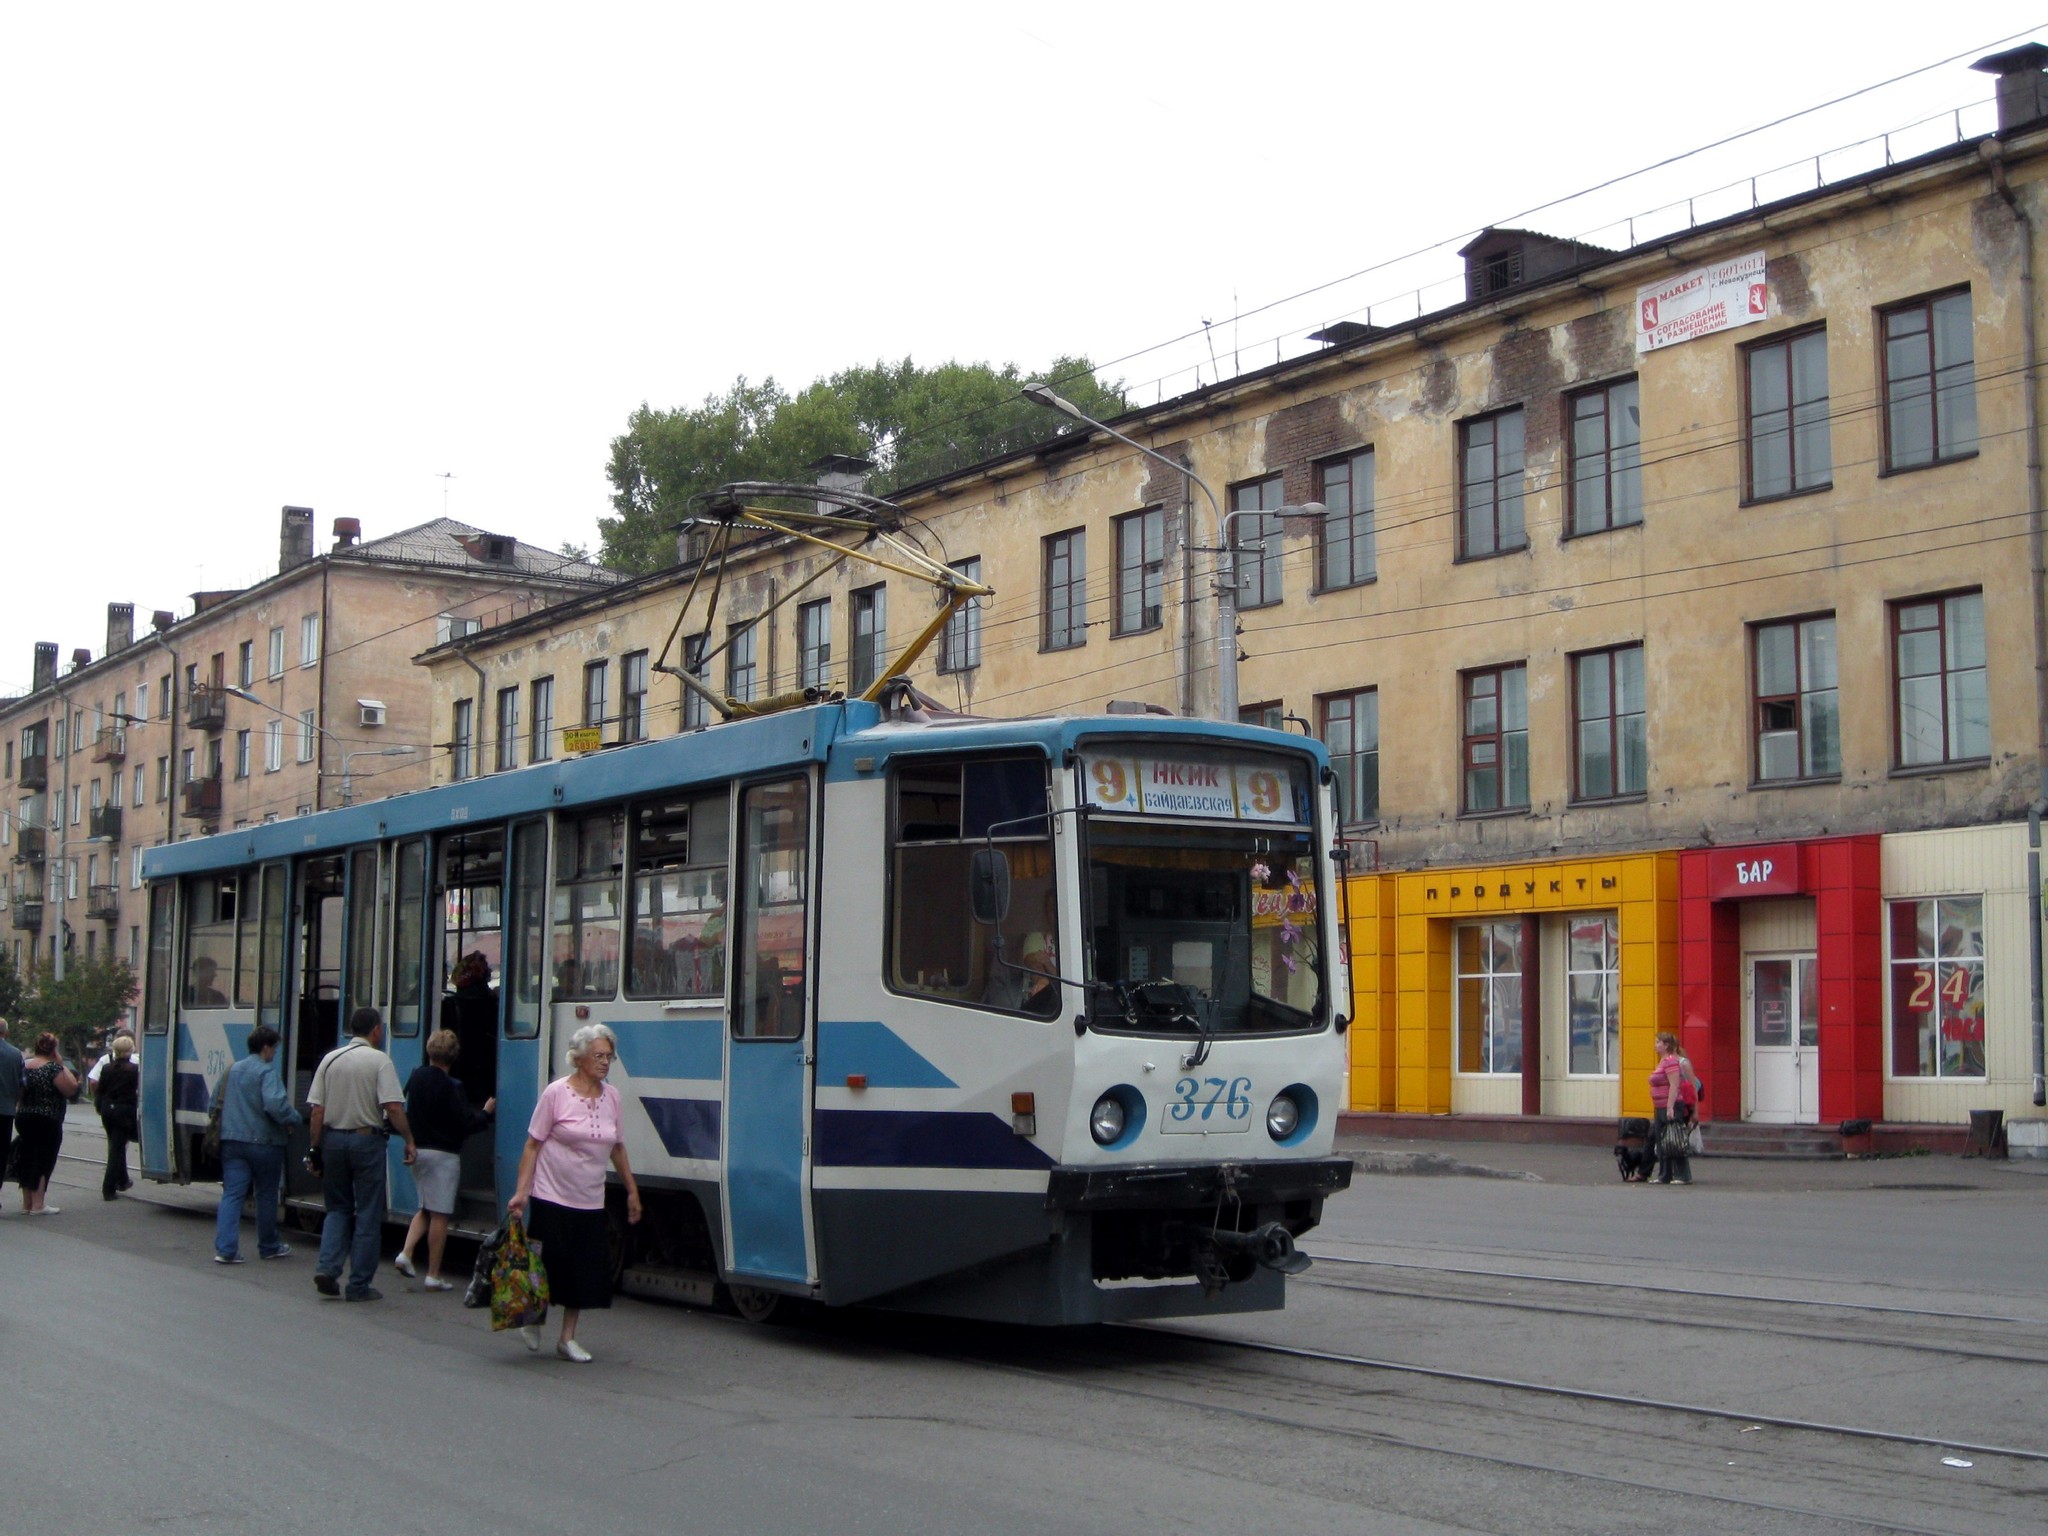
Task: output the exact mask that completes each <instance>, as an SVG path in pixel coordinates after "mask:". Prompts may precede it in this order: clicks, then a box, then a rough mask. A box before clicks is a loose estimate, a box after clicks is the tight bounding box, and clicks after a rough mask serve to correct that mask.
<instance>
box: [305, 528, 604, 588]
mask: <svg viewBox="0 0 2048 1536" xmlns="http://www.w3.org/2000/svg"><path fill="white" fill-rule="evenodd" d="M485 540H492V541H497V542H498V543H499V544H500V545H501V547H502V548H503V550H504V555H503V557H502V558H500V559H490V558H487V555H486V547H485V545H484V541H485ZM333 556H334V558H335V559H336V560H364V561H373V562H376V563H380V564H387V563H388V564H401V565H427V566H437V567H439V568H441V569H443V570H451V571H478V572H491V571H516V572H518V573H519V574H520V575H522V576H535V577H548V578H551V579H553V580H556V581H569V582H581V583H584V584H587V585H589V586H612V585H615V584H616V583H618V582H621V581H624V580H625V579H626V577H625V575H624V574H623V573H622V572H619V571H611V570H606V569H605V568H604V567H603V566H601V565H593V564H592V563H591V562H590V561H588V560H578V559H575V558H573V557H571V556H569V555H564V554H561V553H559V552H557V551H555V550H552V549H542V548H541V547H540V546H539V545H537V544H528V543H525V542H523V541H522V540H519V539H515V538H512V537H511V536H509V535H507V534H497V533H492V532H490V531H489V530H487V529H483V528H477V527H474V526H472V525H471V524H469V523H463V522H457V521H456V520H455V519H454V518H452V517H437V518H435V519H434V520H433V521H432V522H431V523H421V524H420V525H419V526H418V527H417V528H405V529H401V530H400V531H399V532H397V533H390V534H386V535H385V536H384V537H383V538H381V539H370V540H368V541H366V542H364V543H362V544H357V545H353V546H351V547H349V548H347V549H338V550H335V551H333Z"/></svg>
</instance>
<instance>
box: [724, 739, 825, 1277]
mask: <svg viewBox="0 0 2048 1536" xmlns="http://www.w3.org/2000/svg"><path fill="white" fill-rule="evenodd" d="M811 822H812V817H811V786H810V782H809V780H808V779H805V778H790V779H779V780H775V781H773V782H770V783H765V784H753V785H749V786H747V787H746V788H745V789H743V790H742V791H741V792H740V802H739V840H740V842H739V859H738V865H737V868H738V881H737V885H738V889H737V890H736V891H735V892H734V897H735V900H736V903H737V905H738V907H739V914H738V924H737V926H736V927H735V929H734V946H733V959H732V1006H731V1020H732V1025H731V1029H730V1031H729V1033H728V1038H727V1040H726V1067H725V1082H726V1101H725V1104H726V1113H725V1125H724V1129H725V1161H724V1169H725V1173H724V1180H725V1189H724V1199H723V1202H722V1204H723V1206H724V1210H725V1252H726V1266H727V1268H728V1269H729V1270H730V1271H731V1272H732V1273H733V1274H735V1275H745V1276H757V1277H759V1278H762V1279H774V1280H789V1281H796V1282H798V1283H808V1282H810V1281H811V1280H812V1279H813V1278H814V1271H813V1263H812V1244H811V1222H810V1200H809V1198H808V1195H809V1189H810V1156H809V1147H808V1139H807V1137H806V1134H805V1133H806V1131H807V1129H808V1127H809V1114H808V1106H809V1104H810V1099H811V1094H810V1065H811V1060H812V1056H811V1052H810V1047H809V1039H808V1030H807V1029H806V1022H807V1020H808V1016H809V1012H810V1007H809V999H810V992H811V966H810V964H809V960H808V952H809V936H810V930H811V922H810V891H811V882H812V870H811V846H812V845H811Z"/></svg>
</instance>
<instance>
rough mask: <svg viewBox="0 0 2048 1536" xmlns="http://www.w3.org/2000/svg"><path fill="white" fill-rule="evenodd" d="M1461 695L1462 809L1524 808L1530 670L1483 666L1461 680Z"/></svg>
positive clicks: (1527, 754) (1527, 797)
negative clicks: (1463, 777) (1463, 807)
mask: <svg viewBox="0 0 2048 1536" xmlns="http://www.w3.org/2000/svg"><path fill="white" fill-rule="evenodd" d="M1461 683H1462V686H1463V691H1464V695H1465V753H1464V757H1465V765H1464V766H1465V809H1466V811H1467V812H1475V813H1476V812H1485V811H1506V810H1523V809H1527V807H1528V804H1529V671H1528V668H1527V667H1525V666H1523V665H1522V663H1520V662H1516V663H1515V664H1514V665H1513V666H1507V667H1486V668H1483V669H1481V670H1480V671H1477V672H1467V673H1465V674H1464V676H1463V678H1462V679H1461Z"/></svg>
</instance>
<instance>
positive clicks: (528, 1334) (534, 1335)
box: [519, 1323, 540, 1355]
mask: <svg viewBox="0 0 2048 1536" xmlns="http://www.w3.org/2000/svg"><path fill="white" fill-rule="evenodd" d="M519 1337H520V1339H521V1341H522V1342H524V1343H525V1345H526V1348H527V1352H528V1353H529V1354H535V1355H537V1354H539V1353H540V1329H538V1328H536V1327H534V1326H533V1325H532V1324H531V1323H529V1324H527V1326H526V1327H524V1328H522V1329H520V1330H519Z"/></svg>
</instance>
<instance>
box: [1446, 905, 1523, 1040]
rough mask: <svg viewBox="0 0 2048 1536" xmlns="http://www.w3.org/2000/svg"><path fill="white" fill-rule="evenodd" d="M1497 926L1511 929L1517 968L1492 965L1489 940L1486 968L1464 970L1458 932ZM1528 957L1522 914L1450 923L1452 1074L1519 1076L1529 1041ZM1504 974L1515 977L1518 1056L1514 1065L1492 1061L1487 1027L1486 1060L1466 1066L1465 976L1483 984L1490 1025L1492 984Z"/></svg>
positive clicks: (1492, 997)
mask: <svg viewBox="0 0 2048 1536" xmlns="http://www.w3.org/2000/svg"><path fill="white" fill-rule="evenodd" d="M1497 928H1511V929H1513V930H1514V932H1515V941H1514V947H1515V950H1516V956H1515V958H1516V960H1517V962H1518V963H1519V965H1520V969H1519V970H1515V971H1504V970H1496V969H1494V966H1493V960H1494V946H1493V944H1492V943H1491V942H1488V943H1487V944H1486V953H1485V960H1486V968H1485V969H1483V970H1478V971H1467V970H1464V969H1463V968H1462V966H1463V958H1462V950H1463V947H1464V946H1463V945H1462V944H1461V943H1460V942H1459V939H1460V936H1461V935H1462V934H1464V933H1466V932H1467V931H1470V930H1473V929H1486V930H1492V929H1497ZM1529 959H1530V957H1529V934H1528V924H1527V920H1526V919H1525V918H1522V917H1519V916H1507V915H1496V916H1492V917H1478V918H1474V919H1470V920H1466V921H1463V922H1458V923H1454V924H1453V925H1452V928H1451V1071H1452V1072H1453V1073H1454V1074H1455V1075H1456V1076H1459V1077H1471V1078H1479V1077H1485V1078H1495V1079H1503V1078H1510V1079H1511V1078H1519V1077H1521V1076H1522V1074H1523V1070H1524V1066H1525V1064H1526V1062H1527V1059H1528V1054H1529V1041H1528V1039H1527V1038H1526V1036H1527V1026H1528V1022H1529V1021H1528V1014H1529V1008H1528V997H1527V994H1526V991H1525V989H1526V988H1527V986H1528V983H1529ZM1508 976H1512V977H1514V979H1515V995H1516V1001H1517V1004H1518V1007H1517V1010H1516V1017H1515V1050H1516V1054H1517V1058H1518V1059H1517V1060H1516V1063H1515V1065H1514V1066H1512V1067H1500V1066H1496V1065H1494V1049H1493V1041H1494V1034H1495V1031H1494V1030H1493V1029H1492V1028H1491V1027H1489V1028H1488V1029H1487V1030H1486V1033H1485V1035H1484V1036H1483V1044H1484V1050H1483V1053H1482V1054H1483V1059H1484V1061H1485V1063H1486V1064H1485V1065H1484V1066H1480V1067H1467V1066H1465V1064H1464V1057H1465V1038H1466V1028H1467V1025H1466V1018H1465V988H1464V983H1465V982H1466V981H1468V980H1477V981H1480V982H1482V983H1483V984H1484V991H1485V996H1486V1000H1487V1011H1488V1014H1489V1018H1488V1020H1487V1022H1488V1024H1489V1025H1490V1023H1491V1017H1490V1016H1491V1012H1492V1008H1493V1006H1494V1001H1495V997H1494V986H1495V984H1496V983H1498V982H1499V981H1501V980H1502V979H1503V978H1505V977H1508Z"/></svg>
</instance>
